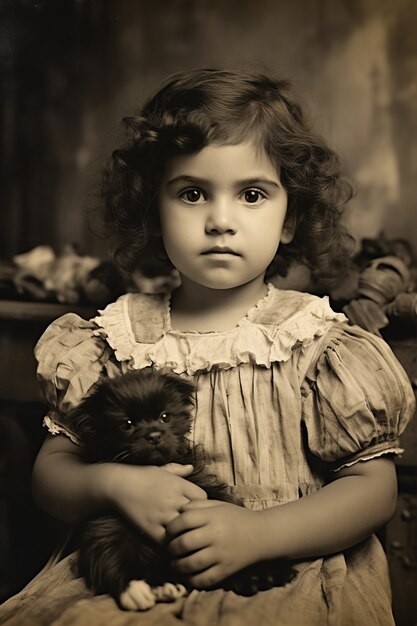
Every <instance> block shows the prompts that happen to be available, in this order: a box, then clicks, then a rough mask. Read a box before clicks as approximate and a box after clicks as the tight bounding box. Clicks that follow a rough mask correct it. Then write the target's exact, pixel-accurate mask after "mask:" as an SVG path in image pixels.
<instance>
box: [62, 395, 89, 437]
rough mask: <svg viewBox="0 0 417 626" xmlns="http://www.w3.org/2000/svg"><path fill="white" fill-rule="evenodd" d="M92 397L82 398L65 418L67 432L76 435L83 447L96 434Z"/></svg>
mask: <svg viewBox="0 0 417 626" xmlns="http://www.w3.org/2000/svg"><path fill="white" fill-rule="evenodd" d="M92 404H93V405H94V397H93V396H88V397H87V398H84V400H82V401H81V402H80V404H78V405H77V406H76V407H74V408H73V409H72V410H71V411H69V413H67V415H66V417H65V423H66V425H68V428H69V430H71V431H73V432H74V433H76V435H77V437H78V439H79V440H80V442H81V444H82V445H84V444H86V443H87V442H88V441H90V440H91V439H93V438H94V436H95V434H96V424H95V417H94V411H93V410H92V409H93V408H94V406H92Z"/></svg>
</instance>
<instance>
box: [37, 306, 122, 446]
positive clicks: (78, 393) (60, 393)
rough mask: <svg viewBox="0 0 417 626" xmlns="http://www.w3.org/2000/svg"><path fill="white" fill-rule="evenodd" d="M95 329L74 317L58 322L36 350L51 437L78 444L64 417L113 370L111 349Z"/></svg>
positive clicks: (42, 338)
mask: <svg viewBox="0 0 417 626" xmlns="http://www.w3.org/2000/svg"><path fill="white" fill-rule="evenodd" d="M96 329H97V326H96V325H95V324H94V322H92V321H86V320H84V319H82V318H81V317H79V316H78V315H76V314H74V313H67V314H66V315H63V316H62V317H60V318H58V319H57V320H55V321H54V322H52V324H51V325H50V326H48V328H47V329H46V331H45V332H44V334H43V335H42V336H41V338H40V339H39V341H38V343H37V345H36V347H35V357H36V360H37V362H38V368H37V378H38V383H39V386H40V391H41V395H42V398H43V400H44V401H45V402H46V404H47V405H48V407H49V411H48V414H47V415H46V416H45V418H44V426H46V427H47V428H48V430H49V432H50V433H51V434H59V433H64V434H66V435H67V436H68V437H69V438H70V439H71V440H72V441H73V442H74V443H77V436H76V433H73V432H71V431H70V430H69V429H68V428H66V426H65V415H66V414H67V413H68V411H69V410H70V409H71V408H73V407H74V406H75V405H76V404H78V403H79V402H80V400H81V399H82V398H83V397H84V396H85V395H86V394H87V393H88V391H89V389H90V388H91V387H92V386H93V385H94V384H95V383H96V382H97V381H98V380H99V378H100V376H101V375H102V374H103V373H104V372H105V373H107V374H109V370H111V369H113V368H115V367H116V365H115V364H114V363H112V359H111V357H112V353H113V351H112V349H111V347H110V346H109V345H108V344H107V343H106V342H105V341H104V340H103V339H102V338H100V337H98V336H96V334H95V333H94V331H95V330H96Z"/></svg>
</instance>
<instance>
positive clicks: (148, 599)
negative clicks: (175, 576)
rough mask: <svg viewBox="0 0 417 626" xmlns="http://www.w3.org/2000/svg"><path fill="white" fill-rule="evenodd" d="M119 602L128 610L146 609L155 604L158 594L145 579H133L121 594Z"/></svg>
mask: <svg viewBox="0 0 417 626" xmlns="http://www.w3.org/2000/svg"><path fill="white" fill-rule="evenodd" d="M119 603H120V606H121V607H122V609H127V610H128V611H146V610H147V609H151V608H152V607H153V606H154V604H155V603H156V596H155V594H154V592H153V590H152V588H151V587H150V586H149V585H148V583H147V582H145V581H144V580H131V581H130V583H129V584H128V586H127V587H126V589H125V590H124V591H123V593H121V594H120V598H119Z"/></svg>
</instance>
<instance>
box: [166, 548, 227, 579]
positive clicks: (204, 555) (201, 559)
mask: <svg viewBox="0 0 417 626" xmlns="http://www.w3.org/2000/svg"><path fill="white" fill-rule="evenodd" d="M216 564H217V563H216V560H215V558H214V557H213V551H212V549H211V548H205V549H204V550H199V551H198V552H195V553H194V554H190V555H188V556H186V557H184V558H182V559H177V560H176V561H175V562H174V566H175V569H177V570H178V571H179V572H182V573H183V574H194V575H196V574H200V573H204V572H205V571H206V570H207V569H208V568H212V567H214V566H215V565H216Z"/></svg>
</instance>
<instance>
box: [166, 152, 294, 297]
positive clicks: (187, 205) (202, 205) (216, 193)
mask: <svg viewBox="0 0 417 626" xmlns="http://www.w3.org/2000/svg"><path fill="white" fill-rule="evenodd" d="M159 207H160V222H161V231H162V239H163V242H164V245H165V249H166V252H167V254H168V257H169V258H170V260H171V262H172V263H173V265H174V266H175V267H176V268H177V270H178V271H179V272H180V274H181V276H182V277H183V279H184V278H186V279H188V280H190V281H193V282H194V283H197V284H198V285H201V286H204V287H208V288H211V289H231V288H234V287H238V286H240V285H244V284H247V283H249V282H251V281H256V280H259V281H261V280H262V281H263V278H264V275H265V271H266V269H267V267H268V265H269V264H270V262H271V261H272V259H273V258H274V256H275V254H276V252H277V249H278V246H279V243H280V241H283V242H284V243H288V242H289V241H291V238H292V233H291V232H288V231H287V228H286V227H284V220H285V214H286V210H287V193H286V191H285V189H284V187H283V186H282V184H281V181H280V178H279V174H278V172H277V170H276V167H275V166H274V165H273V164H272V162H271V161H270V160H269V158H268V157H267V156H266V154H265V153H264V152H261V151H260V150H259V149H257V148H256V146H255V144H254V143H252V142H248V143H241V144H237V145H231V146H229V145H225V146H218V145H210V146H207V147H206V148H203V149H202V150H201V151H200V152H198V153H196V154H192V155H184V156H182V155H181V156H176V157H173V158H172V159H171V160H170V161H169V162H168V164H167V168H166V171H165V173H164V176H163V179H162V182H161V187H160V194H159Z"/></svg>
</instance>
